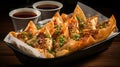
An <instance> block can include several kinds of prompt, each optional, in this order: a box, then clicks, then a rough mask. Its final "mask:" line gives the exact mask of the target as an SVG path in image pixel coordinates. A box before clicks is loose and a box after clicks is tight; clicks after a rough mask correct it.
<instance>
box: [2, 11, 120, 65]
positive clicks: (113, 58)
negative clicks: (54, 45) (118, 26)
mask: <svg viewBox="0 0 120 67" xmlns="http://www.w3.org/2000/svg"><path fill="white" fill-rule="evenodd" d="M101 10H102V9H101ZM104 11H105V10H103V11H102V12H104ZM107 11H108V12H109V10H107ZM107 11H106V13H107ZM109 13H110V12H109ZM110 14H111V13H110ZM1 18H2V19H0V67H1V66H3V67H4V66H22V65H23V64H22V63H20V62H19V60H18V59H17V58H16V56H15V54H14V52H13V51H12V50H11V49H10V48H9V47H8V46H7V45H6V44H5V43H4V41H3V39H4V37H5V36H6V35H7V34H8V32H10V31H12V30H14V29H13V25H12V21H11V19H10V17H8V16H7V15H5V16H3V17H1ZM70 66H73V67H74V66H76V67H79V66H80V67H88V66H90V67H92V66H93V67H105V66H107V67H120V35H119V36H117V37H116V38H115V39H114V40H113V42H112V45H111V46H110V47H109V48H108V49H106V50H105V51H103V52H101V53H99V54H97V55H94V56H93V57H88V58H87V59H83V60H82V61H81V60H79V61H77V62H76V63H73V64H71V65H70Z"/></svg>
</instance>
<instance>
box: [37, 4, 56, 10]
mask: <svg viewBox="0 0 120 67" xmlns="http://www.w3.org/2000/svg"><path fill="white" fill-rule="evenodd" d="M36 8H38V9H56V8H58V6H57V5H54V4H43V5H38V6H37V7H36Z"/></svg>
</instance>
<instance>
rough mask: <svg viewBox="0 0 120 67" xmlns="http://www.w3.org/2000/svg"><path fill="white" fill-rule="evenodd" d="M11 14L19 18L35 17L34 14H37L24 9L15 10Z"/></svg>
mask: <svg viewBox="0 0 120 67" xmlns="http://www.w3.org/2000/svg"><path fill="white" fill-rule="evenodd" d="M13 16H14V17H19V18H29V17H35V16H37V14H36V13H34V12H27V11H24V12H17V13H15V14H13Z"/></svg>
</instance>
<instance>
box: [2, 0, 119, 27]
mask: <svg viewBox="0 0 120 67" xmlns="http://www.w3.org/2000/svg"><path fill="white" fill-rule="evenodd" d="M37 1H40V0H0V19H1V20H2V18H8V19H9V15H8V14H9V11H11V10H13V9H16V8H20V7H31V5H32V4H33V3H34V2H37ZM56 1H59V2H61V3H63V4H64V7H63V8H62V10H61V12H64V13H71V12H72V11H73V10H74V7H75V6H76V3H77V1H80V2H82V3H84V4H86V5H88V6H90V7H92V8H94V9H95V10H97V11H99V12H101V13H102V14H104V15H105V16H107V17H110V16H111V15H112V14H114V15H115V17H116V19H117V22H118V24H119V21H120V7H119V6H120V3H119V0H56ZM118 26H120V25H118Z"/></svg>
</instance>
